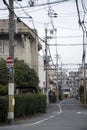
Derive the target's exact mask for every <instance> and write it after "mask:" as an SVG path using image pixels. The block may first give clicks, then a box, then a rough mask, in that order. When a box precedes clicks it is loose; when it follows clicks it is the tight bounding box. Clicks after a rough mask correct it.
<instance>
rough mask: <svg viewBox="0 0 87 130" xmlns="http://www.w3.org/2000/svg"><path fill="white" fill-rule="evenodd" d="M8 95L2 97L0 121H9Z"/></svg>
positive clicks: (0, 100)
mask: <svg viewBox="0 0 87 130" xmlns="http://www.w3.org/2000/svg"><path fill="white" fill-rule="evenodd" d="M7 112H8V97H7V96H3V97H0V123H1V122H6V121H7Z"/></svg>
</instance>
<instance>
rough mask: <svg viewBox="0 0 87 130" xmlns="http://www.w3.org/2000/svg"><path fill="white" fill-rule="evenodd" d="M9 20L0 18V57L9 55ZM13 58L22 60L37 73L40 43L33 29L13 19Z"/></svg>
mask: <svg viewBox="0 0 87 130" xmlns="http://www.w3.org/2000/svg"><path fill="white" fill-rule="evenodd" d="M8 25H9V20H6V19H3V20H0V58H4V59H6V58H7V57H8V56H9V26H8ZM14 28H15V29H14V30H15V32H14V43H13V46H14V58H18V59H19V60H23V61H24V62H25V63H27V64H28V65H29V66H30V67H31V68H33V69H34V70H35V71H36V72H37V73H38V51H39V50H40V49H41V45H40V43H39V40H38V34H37V31H36V30H35V29H31V28H29V27H28V26H27V25H25V24H24V23H22V22H17V20H15V25H14Z"/></svg>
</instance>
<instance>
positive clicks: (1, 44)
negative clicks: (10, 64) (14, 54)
mask: <svg viewBox="0 0 87 130" xmlns="http://www.w3.org/2000/svg"><path fill="white" fill-rule="evenodd" d="M8 53H9V45H8V41H7V40H0V54H3V55H8Z"/></svg>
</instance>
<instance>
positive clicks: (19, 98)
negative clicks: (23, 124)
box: [15, 94, 46, 118]
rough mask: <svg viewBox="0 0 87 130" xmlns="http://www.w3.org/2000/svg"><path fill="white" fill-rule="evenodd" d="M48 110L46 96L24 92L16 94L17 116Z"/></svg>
mask: <svg viewBox="0 0 87 130" xmlns="http://www.w3.org/2000/svg"><path fill="white" fill-rule="evenodd" d="M38 112H40V113H43V112H46V96H45V95H41V94H26V95H25V94H24V95H23V94H22V95H16V96H15V118H17V117H24V116H28V115H33V114H35V113H38Z"/></svg>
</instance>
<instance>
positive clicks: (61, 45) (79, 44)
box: [49, 44, 87, 46]
mask: <svg viewBox="0 0 87 130" xmlns="http://www.w3.org/2000/svg"><path fill="white" fill-rule="evenodd" d="M82 45H83V44H49V46H82ZM85 45H87V44H85Z"/></svg>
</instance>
